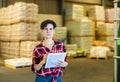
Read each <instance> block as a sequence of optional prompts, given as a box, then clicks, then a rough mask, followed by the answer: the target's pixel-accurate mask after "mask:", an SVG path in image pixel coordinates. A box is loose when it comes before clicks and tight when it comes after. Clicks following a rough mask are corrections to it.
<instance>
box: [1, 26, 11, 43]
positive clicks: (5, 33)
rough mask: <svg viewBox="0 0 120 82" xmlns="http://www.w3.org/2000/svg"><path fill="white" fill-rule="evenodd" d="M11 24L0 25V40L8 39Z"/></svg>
mask: <svg viewBox="0 0 120 82" xmlns="http://www.w3.org/2000/svg"><path fill="white" fill-rule="evenodd" d="M10 35H11V25H7V26H6V25H2V26H0V41H10Z"/></svg>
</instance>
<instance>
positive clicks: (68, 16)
mask: <svg viewBox="0 0 120 82" xmlns="http://www.w3.org/2000/svg"><path fill="white" fill-rule="evenodd" d="M83 15H84V9H83V6H81V5H77V4H72V5H70V6H67V7H66V8H65V20H81V19H82V18H83Z"/></svg>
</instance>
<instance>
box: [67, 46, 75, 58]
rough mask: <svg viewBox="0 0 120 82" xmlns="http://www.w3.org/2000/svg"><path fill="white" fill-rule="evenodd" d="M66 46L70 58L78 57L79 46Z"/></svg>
mask: <svg viewBox="0 0 120 82" xmlns="http://www.w3.org/2000/svg"><path fill="white" fill-rule="evenodd" d="M65 46H66V52H67V56H68V57H75V56H77V44H66V45H65Z"/></svg>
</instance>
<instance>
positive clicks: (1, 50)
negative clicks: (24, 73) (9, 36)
mask: <svg viewBox="0 0 120 82" xmlns="http://www.w3.org/2000/svg"><path fill="white" fill-rule="evenodd" d="M9 47H10V42H0V55H1V56H8V55H9V52H10V48H9Z"/></svg>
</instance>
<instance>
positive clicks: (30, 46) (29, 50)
mask: <svg viewBox="0 0 120 82" xmlns="http://www.w3.org/2000/svg"><path fill="white" fill-rule="evenodd" d="M39 43H40V42H39V41H22V42H21V44H20V57H27V58H31V57H32V54H33V50H34V48H35V46H37V45H38V44H39Z"/></svg>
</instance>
